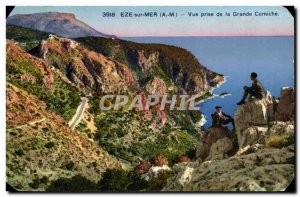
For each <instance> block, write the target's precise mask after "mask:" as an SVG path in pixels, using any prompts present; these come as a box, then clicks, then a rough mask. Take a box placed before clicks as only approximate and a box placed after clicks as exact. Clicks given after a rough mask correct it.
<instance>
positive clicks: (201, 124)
mask: <svg viewBox="0 0 300 197" xmlns="http://www.w3.org/2000/svg"><path fill="white" fill-rule="evenodd" d="M227 77H228V76H224V80H223V81H222V82H221V83H218V84H217V85H216V86H214V87H212V88H211V90H209V92H211V93H212V96H210V97H208V98H205V99H203V100H201V101H199V102H197V103H195V105H196V106H199V105H200V104H201V103H204V102H206V101H208V100H210V99H213V98H216V97H221V98H224V97H225V96H230V95H231V94H228V95H224V96H219V95H217V94H213V91H214V90H215V89H217V88H219V87H220V86H221V85H223V84H224V83H226V82H227ZM199 112H200V113H201V115H202V118H201V120H200V121H199V122H197V123H196V124H197V125H198V126H200V127H202V126H203V125H205V123H206V122H207V117H206V116H205V114H203V113H202V112H201V109H200V106H199Z"/></svg>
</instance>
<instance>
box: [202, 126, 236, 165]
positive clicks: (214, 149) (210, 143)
mask: <svg viewBox="0 0 300 197" xmlns="http://www.w3.org/2000/svg"><path fill="white" fill-rule="evenodd" d="M233 138H234V134H233V133H232V132H231V131H230V130H229V129H228V128H227V127H222V126H221V127H211V128H210V129H208V130H207V131H206V132H202V134H201V136H200V137H199V142H198V144H197V146H196V158H197V159H199V160H201V161H204V160H207V159H208V158H207V157H208V156H209V155H210V156H209V159H212V158H219V159H220V158H222V157H223V156H224V155H225V154H226V153H228V152H229V150H227V149H229V147H233V144H234V139H233ZM221 139H222V140H221ZM219 140H220V141H219ZM229 141H230V142H229ZM215 143H216V144H215ZM230 144H231V145H230ZM222 146H224V147H222ZM221 147H222V148H221ZM231 149H232V148H231ZM222 151H223V153H222ZM224 151H225V152H224ZM214 154H218V156H217V155H214ZM221 155H222V156H221Z"/></svg>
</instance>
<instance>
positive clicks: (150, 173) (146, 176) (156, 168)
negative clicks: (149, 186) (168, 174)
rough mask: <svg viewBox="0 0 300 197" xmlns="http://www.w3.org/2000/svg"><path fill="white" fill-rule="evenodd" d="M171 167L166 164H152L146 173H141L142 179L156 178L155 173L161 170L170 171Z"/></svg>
mask: <svg viewBox="0 0 300 197" xmlns="http://www.w3.org/2000/svg"><path fill="white" fill-rule="evenodd" d="M170 170H171V168H170V167H169V166H167V165H163V166H152V167H151V168H150V169H149V170H148V172H147V173H145V174H143V175H142V176H141V178H142V179H144V180H145V181H150V180H151V179H153V178H156V177H157V175H158V174H159V173H160V172H161V171H170Z"/></svg>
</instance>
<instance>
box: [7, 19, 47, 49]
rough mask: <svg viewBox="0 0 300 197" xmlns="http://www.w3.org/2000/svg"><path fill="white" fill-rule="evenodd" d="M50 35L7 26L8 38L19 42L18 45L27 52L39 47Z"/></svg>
mask: <svg viewBox="0 0 300 197" xmlns="http://www.w3.org/2000/svg"><path fill="white" fill-rule="evenodd" d="M48 35H49V33H46V32H42V31H37V30H33V29H29V28H25V27H19V26H14V25H7V26H6V38H7V39H10V40H15V41H17V42H19V43H18V45H19V46H20V47H21V48H23V49H24V50H26V51H28V50H31V49H33V48H35V47H36V46H38V44H39V42H40V41H41V40H43V39H47V38H48Z"/></svg>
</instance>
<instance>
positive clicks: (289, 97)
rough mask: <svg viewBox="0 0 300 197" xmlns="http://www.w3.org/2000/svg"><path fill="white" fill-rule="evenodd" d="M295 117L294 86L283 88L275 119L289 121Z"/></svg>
mask: <svg viewBox="0 0 300 197" xmlns="http://www.w3.org/2000/svg"><path fill="white" fill-rule="evenodd" d="M294 118H295V91H294V88H283V89H282V90H281V97H280V100H279V103H278V106H277V109H276V112H275V120H278V121H290V120H294Z"/></svg>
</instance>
